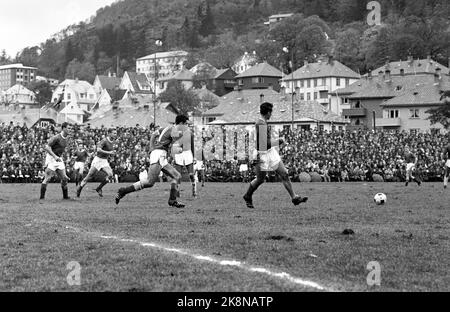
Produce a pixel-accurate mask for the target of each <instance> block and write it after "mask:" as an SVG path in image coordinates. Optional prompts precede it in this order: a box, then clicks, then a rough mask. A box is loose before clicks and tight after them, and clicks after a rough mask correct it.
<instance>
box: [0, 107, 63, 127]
mask: <svg viewBox="0 0 450 312" xmlns="http://www.w3.org/2000/svg"><path fill="white" fill-rule="evenodd" d="M56 118H57V112H56V111H55V110H54V109H47V110H45V109H36V108H33V109H24V110H17V111H14V110H8V109H6V110H5V109H2V110H0V123H2V122H4V123H5V124H6V123H8V124H9V123H10V122H11V121H12V122H14V123H19V124H21V125H22V124H24V123H25V124H26V125H27V127H32V126H34V125H35V124H36V123H37V122H38V121H39V119H51V120H53V121H55V122H56Z"/></svg>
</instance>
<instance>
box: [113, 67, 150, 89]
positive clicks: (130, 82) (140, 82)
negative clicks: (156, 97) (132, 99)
mask: <svg viewBox="0 0 450 312" xmlns="http://www.w3.org/2000/svg"><path fill="white" fill-rule="evenodd" d="M119 89H121V90H127V91H128V92H129V93H131V94H152V93H153V90H152V86H151V85H150V82H149V81H148V79H147V76H146V75H145V74H138V73H135V72H131V71H126V72H125V74H123V77H122V81H121V82H120V86H119Z"/></svg>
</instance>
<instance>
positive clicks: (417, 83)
mask: <svg viewBox="0 0 450 312" xmlns="http://www.w3.org/2000/svg"><path fill="white" fill-rule="evenodd" d="M448 80H449V78H448V77H447V76H442V80H441V81H440V83H439V84H438V85H437V86H435V85H434V84H435V81H434V76H432V75H417V76H392V77H391V80H390V81H388V82H387V81H385V80H384V79H380V77H374V78H367V77H366V78H364V79H361V80H359V81H357V82H355V83H353V84H351V85H350V86H349V87H347V88H343V89H338V90H336V91H335V92H336V93H337V94H350V95H349V96H348V98H349V99H368V98H386V99H388V98H395V97H397V96H400V95H403V94H404V93H405V92H409V91H411V90H416V89H418V88H420V87H422V86H433V87H434V88H435V89H436V90H437V91H440V90H445V89H447V88H448V84H449V83H448Z"/></svg>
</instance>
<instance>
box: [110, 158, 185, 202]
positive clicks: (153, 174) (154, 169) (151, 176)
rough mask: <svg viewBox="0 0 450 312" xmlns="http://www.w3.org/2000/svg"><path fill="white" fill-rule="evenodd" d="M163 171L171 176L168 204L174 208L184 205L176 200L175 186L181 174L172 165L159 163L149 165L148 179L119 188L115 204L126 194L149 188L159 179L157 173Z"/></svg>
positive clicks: (176, 191)
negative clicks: (162, 166)
mask: <svg viewBox="0 0 450 312" xmlns="http://www.w3.org/2000/svg"><path fill="white" fill-rule="evenodd" d="M161 171H163V172H164V173H165V174H166V175H168V176H169V177H170V178H171V189H170V198H169V205H170V206H172V207H176V208H184V207H185V205H183V204H181V203H178V201H177V195H178V194H177V193H178V190H177V186H178V180H179V179H180V177H181V175H180V173H179V172H178V171H176V170H175V169H174V168H173V167H172V166H170V165H167V166H165V167H164V168H161V165H160V164H159V163H156V164H153V165H151V166H150V168H149V170H148V179H147V181H145V182H137V183H135V184H133V185H130V186H128V187H125V188H121V189H119V192H118V193H117V195H116V204H119V202H120V200H121V199H122V198H124V197H125V196H126V195H127V194H130V193H134V192H138V191H141V190H143V189H146V188H151V187H153V186H154V185H155V183H156V182H157V181H158V179H159V173H160V172H161Z"/></svg>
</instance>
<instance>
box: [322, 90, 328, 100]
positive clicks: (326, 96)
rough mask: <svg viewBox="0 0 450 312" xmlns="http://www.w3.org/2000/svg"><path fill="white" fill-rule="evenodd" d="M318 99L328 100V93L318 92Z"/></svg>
mask: <svg viewBox="0 0 450 312" xmlns="http://www.w3.org/2000/svg"><path fill="white" fill-rule="evenodd" d="M320 98H321V99H327V98H328V92H327V91H320Z"/></svg>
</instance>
